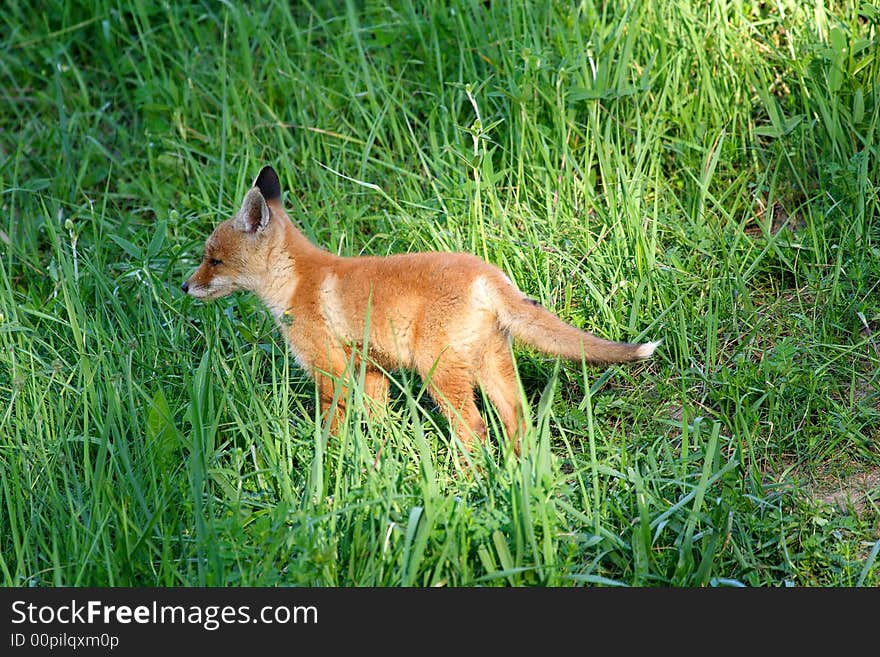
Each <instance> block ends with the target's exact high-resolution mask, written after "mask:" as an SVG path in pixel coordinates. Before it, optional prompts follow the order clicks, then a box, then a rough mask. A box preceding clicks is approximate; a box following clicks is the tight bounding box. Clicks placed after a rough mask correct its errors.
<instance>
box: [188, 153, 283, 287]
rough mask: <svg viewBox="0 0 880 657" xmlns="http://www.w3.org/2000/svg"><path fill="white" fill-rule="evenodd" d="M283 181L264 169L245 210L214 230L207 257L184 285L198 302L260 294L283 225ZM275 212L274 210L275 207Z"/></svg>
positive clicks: (206, 245) (246, 195)
mask: <svg viewBox="0 0 880 657" xmlns="http://www.w3.org/2000/svg"><path fill="white" fill-rule="evenodd" d="M280 199H281V182H280V181H279V180H278V174H277V173H275V170H274V169H273V168H272V167H270V166H266V167H263V168H262V169H261V170H260V173H259V175H258V176H257V179H256V180H255V181H254V185H253V187H251V188H250V189H249V190H248V192H247V194H245V196H244V200H243V201H242V203H241V209H239V211H238V212H237V213H236V215H235V216H234V217H232V218H231V219H227V220H226V221H224V222H223V223H221V224H220V225H218V226H217V228H215V229H214V232H213V233H211V236H210V237H209V238H208V239H207V240H206V241H205V255H204V258H203V259H202V264H200V265H199V267H198V269H196V270H195V271H194V272H193V274H192V276H190V277H189V278H188V279H187V280H186V281H184V283H183V285H182V286H181V287H182V289H183V291H184V292H187V293H189V294H190V295H192V296H194V297H196V298H197V299H205V300H210V299H218V298H220V297H225V296H226V295H228V294H232V293H233V292H235V291H237V290H250V291H257V289H258V288H259V286H260V280H261V279H262V277H263V276H265V275H266V273H267V262H268V259H269V258H268V252H269V250H270V248H271V244H272V242H273V240H272V237H273V236H274V232H275V231H276V230H279V226H278V224H279V223H280V222H279V221H278V220H277V219H275V214H278V213H281V212H283V211H282V210H281V206H280V204H279V203H280ZM270 206H274V207H275V210H274V211H273V209H272V207H270Z"/></svg>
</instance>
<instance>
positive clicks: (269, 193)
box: [254, 166, 281, 201]
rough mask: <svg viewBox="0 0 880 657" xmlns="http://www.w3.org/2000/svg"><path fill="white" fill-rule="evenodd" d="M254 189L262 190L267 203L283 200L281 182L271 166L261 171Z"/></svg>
mask: <svg viewBox="0 0 880 657" xmlns="http://www.w3.org/2000/svg"><path fill="white" fill-rule="evenodd" d="M254 187H256V188H257V189H259V190H260V193H261V194H262V195H263V198H264V199H266V200H267V201H274V200H275V199H278V198H281V181H280V180H278V174H277V173H275V169H273V168H272V167H270V166H265V167H263V168H262V169H260V173H259V174H257V179H256V180H255V181H254Z"/></svg>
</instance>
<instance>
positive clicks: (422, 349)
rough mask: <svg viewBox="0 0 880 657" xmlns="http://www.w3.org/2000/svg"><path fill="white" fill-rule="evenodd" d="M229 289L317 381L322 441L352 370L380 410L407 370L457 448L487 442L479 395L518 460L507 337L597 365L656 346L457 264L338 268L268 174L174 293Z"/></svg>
mask: <svg viewBox="0 0 880 657" xmlns="http://www.w3.org/2000/svg"><path fill="white" fill-rule="evenodd" d="M236 290H248V291H250V292H253V293H255V294H256V295H257V296H259V298H260V299H261V300H262V301H263V303H264V304H265V305H266V307H267V308H268V309H269V311H270V312H271V313H272V316H273V317H274V318H275V321H276V322H277V324H278V327H279V329H280V330H281V332H282V333H283V334H284V336H285V337H286V338H287V342H288V345H289V346H290V350H291V352H292V353H293V355H294V357H295V358H296V360H297V362H298V363H299V364H300V365H301V366H302V367H303V368H305V369H306V370H307V371H308V372H309V374H310V375H311V376H312V377H313V378H314V379H315V382H316V384H317V387H318V398H319V400H320V404H321V411H322V413H323V417H324V420H325V421H328V420H329V422H330V423H331V425H330V431H331V433H332V432H334V431H335V429H336V426H337V423H338V421H339V419H340V418H341V417H342V414H343V412H344V406H345V400H346V398H347V394H346V393H347V388H346V385H347V384H346V383H345V379H346V377H345V372H346V369H347V368H348V367H349V366H350V363H353V364H354V365H355V367H356V368H358V369H354V371H355V372H358V371H360V370H359V368H360V366H361V365H362V364H363V365H364V366H365V372H366V375H365V381H364V393H365V394H366V396H367V397H368V398H369V399H370V400H372V401H373V402H376V403H377V404H378V405H379V406H378V407H379V408H381V407H382V406H383V405H385V404H386V403H387V401H388V393H389V381H388V378H387V376H386V374H385V372H387V371H389V370H393V369H398V368H406V369H413V370H415V371H416V372H418V373H419V375H420V376H421V377H422V379H423V380H424V382H425V384H426V386H427V389H428V391H429V392H430V394H431V396H432V397H433V399H434V400H435V401H436V402H437V405H438V406H439V407H440V409H441V410H442V412H443V414H444V415H445V416H446V418H447V419H448V420H449V423H450V425H451V426H452V427H453V428H454V430H455V432H456V434H457V436H458V438H459V439H460V440H461V442H462V443H463V444H464V445H465V446H466V447H470V443H471V440H472V436H477V437H478V438H479V439H480V440H485V439H486V425H485V423H484V422H483V419H482V418H481V417H480V413H479V411H478V409H477V406H476V403H475V401H474V389H475V387H476V386H480V387H481V388H482V389H483V391H484V392H485V393H486V395H487V396H488V397H489V399H490V400H491V401H492V403H493V404H494V405H495V408H496V409H497V411H498V415H499V417H500V419H501V421H502V423H503V424H504V428H505V430H506V432H507V437H508V440H511V441H513V446H514V449H515V450H516V451H517V453H518V452H519V436H520V435H521V434H522V432H523V431H524V430H525V421H524V415H523V409H522V406H521V403H520V394H519V389H518V382H517V377H516V372H515V369H514V361H513V355H512V352H511V338H512V337H515V338H518V339H519V340H521V341H522V342H523V343H525V344H527V345H530V346H532V347H534V348H536V349H538V350H539V351H543V352H546V353H548V354H552V355H556V356H560V357H562V358H566V359H569V360H576V361H579V360H581V359H582V358H583V359H585V360H586V361H588V362H594V363H619V362H625V361H633V360H638V359H642V358H648V357H649V356H651V355H652V354H653V353H654V349H655V348H656V347H657V345H658V344H659V342H647V343H644V344H630V343H625V342H609V341H608V340H603V339H601V338H598V337H596V336H595V335H593V334H591V333H588V332H586V331H582V330H580V329H577V328H575V327H573V326H570V325H568V324H566V323H565V322H563V321H562V320H561V319H559V318H558V317H557V316H556V315H554V314H553V313H551V312H550V311H548V310H546V309H545V308H543V307H542V306H541V305H540V304H539V303H538V302H537V301H534V300H533V299H530V298H529V297H527V296H525V295H524V294H523V293H522V292H520V291H519V290H518V289H517V288H516V286H515V285H514V284H513V283H512V282H511V280H510V279H509V278H508V277H507V276H506V275H505V274H504V273H503V272H502V271H501V270H500V269H498V268H497V267H495V266H493V265H490V264H488V263H487V262H485V261H483V260H481V259H480V258H477V257H476V256H473V255H469V254H466V253H411V254H402V255H392V256H386V257H370V256H367V257H340V256H336V255H334V254H332V253H330V252H328V251H325V250H323V249H320V248H318V247H317V246H315V245H313V244H312V243H311V242H309V241H308V239H306V237H305V236H304V235H303V234H302V233H301V232H300V231H299V230H298V229H297V228H296V227H295V226H294V224H293V223H292V222H291V220H290V218H289V217H288V216H287V213H286V212H285V211H284V208H283V207H282V204H281V183H280V181H279V179H278V175H277V174H276V173H275V170H274V169H273V168H272V167H270V166H266V167H263V169H262V170H261V171H260V173H259V175H258V176H257V178H256V181H255V182H254V185H253V187H252V188H251V189H250V190H249V191H248V192H247V194H245V197H244V201H243V202H242V204H241V209H240V210H239V211H238V213H237V214H236V215H235V216H234V217H232V218H231V219H228V220H226V221H224V222H223V223H221V224H220V225H218V226H217V227H216V229H215V230H214V232H213V233H212V234H211V236H210V237H208V239H207V241H206V242H205V255H204V259H203V260H202V263H201V264H200V265H199V267H198V269H196V271H195V272H194V273H193V274H192V276H190V277H189V279H188V280H187V281H186V282H184V283H183V291H184V292H188V293H189V294H191V295H192V296H193V297H195V298H197V299H216V298H218V297H223V296H226V295H228V294H230V293H232V292H235V291H236ZM364 356H365V357H366V358H365V360H366V362H365V363H361V359H362V358H364ZM368 410H369V409H368Z"/></svg>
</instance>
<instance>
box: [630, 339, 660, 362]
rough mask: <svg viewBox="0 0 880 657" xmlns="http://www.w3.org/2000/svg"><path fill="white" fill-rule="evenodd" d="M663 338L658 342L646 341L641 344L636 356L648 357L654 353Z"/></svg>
mask: <svg viewBox="0 0 880 657" xmlns="http://www.w3.org/2000/svg"><path fill="white" fill-rule="evenodd" d="M661 342H663V340H657V341H656V342H646V343H644V344H642V345H640V346H639V348H638V349H637V350H636V356H638V357H639V358H648V357H650V356H652V355H653V354H654V350H655V349H656V348H657V347H658V346H659V345H660V343H661Z"/></svg>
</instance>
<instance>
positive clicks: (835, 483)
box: [803, 468, 880, 515]
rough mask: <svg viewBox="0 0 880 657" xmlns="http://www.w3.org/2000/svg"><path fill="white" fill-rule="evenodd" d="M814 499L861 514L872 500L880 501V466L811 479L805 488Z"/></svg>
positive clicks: (842, 510) (840, 509)
mask: <svg viewBox="0 0 880 657" xmlns="http://www.w3.org/2000/svg"><path fill="white" fill-rule="evenodd" d="M803 491H804V493H806V494H807V495H808V496H809V497H810V498H811V499H812V500H813V501H815V502H817V503H819V504H825V505H829V506H833V507H834V508H836V509H837V510H838V511H840V512H842V513H846V512H847V511H848V510H849V509H850V508H852V509H853V511H855V513H856V514H858V515H861V514H862V512H863V511H865V509H866V507H868V506H869V505H870V504H871V502H872V501H873V502H875V503H877V502H880V468H873V469H867V470H861V471H858V472H853V473H850V474H847V475H844V476H829V477H825V478H823V479H820V480H816V481H811V482H809V483H808V485H807V486H805V487H804V489H803Z"/></svg>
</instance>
